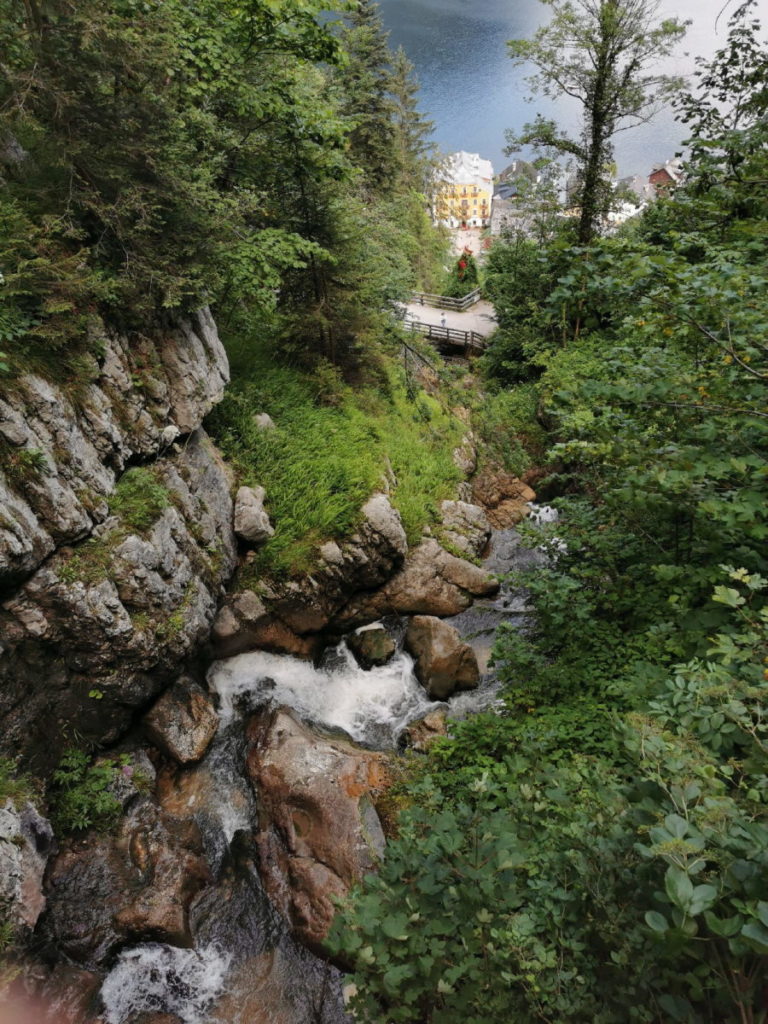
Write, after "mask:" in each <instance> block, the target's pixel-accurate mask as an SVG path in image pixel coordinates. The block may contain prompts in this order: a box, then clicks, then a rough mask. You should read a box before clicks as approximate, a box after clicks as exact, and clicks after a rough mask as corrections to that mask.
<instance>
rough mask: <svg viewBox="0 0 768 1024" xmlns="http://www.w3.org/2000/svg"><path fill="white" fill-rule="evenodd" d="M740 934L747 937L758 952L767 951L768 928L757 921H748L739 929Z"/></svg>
mask: <svg viewBox="0 0 768 1024" xmlns="http://www.w3.org/2000/svg"><path fill="white" fill-rule="evenodd" d="M741 934H742V935H743V936H744V938H745V939H748V940H749V942H750V944H751V945H752V946H753V947H755V948H756V949H757V951H758V953H768V928H766V927H764V925H762V924H760V922H759V921H748V922H747V924H745V925H744V927H743V928H742V929H741Z"/></svg>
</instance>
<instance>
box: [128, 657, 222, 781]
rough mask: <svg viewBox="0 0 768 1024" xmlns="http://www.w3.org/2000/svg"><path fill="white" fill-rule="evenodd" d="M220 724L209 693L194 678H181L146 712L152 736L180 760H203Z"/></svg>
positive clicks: (184, 762) (146, 727)
mask: <svg viewBox="0 0 768 1024" xmlns="http://www.w3.org/2000/svg"><path fill="white" fill-rule="evenodd" d="M218 727H219V716H218V715H217V714H216V711H215V710H214V707H213V702H212V701H211V699H210V697H209V696H208V694H207V693H205V692H204V691H203V689H202V688H201V687H200V686H198V685H197V683H195V682H194V681H193V680H191V679H188V678H186V677H182V678H181V679H179V680H178V681H177V682H176V683H175V684H174V685H173V687H171V689H170V690H166V692H165V693H164V694H163V695H162V697H161V698H160V699H159V700H158V701H157V703H156V704H155V705H154V707H153V708H152V710H151V711H149V712H147V714H146V715H145V716H144V731H145V732H146V734H147V736H148V737H149V739H150V740H151V741H152V742H153V743H154V744H155V745H156V746H158V747H159V748H160V749H161V750H162V751H163V752H164V753H165V754H168V755H169V756H170V757H172V758H173V759H174V760H175V761H178V762H179V764H189V763H190V762H192V761H199V760H200V758H201V757H202V756H203V754H204V753H205V752H206V750H207V749H208V745H209V743H210V742H211V740H212V739H213V737H214V736H215V735H216V730H217V729H218Z"/></svg>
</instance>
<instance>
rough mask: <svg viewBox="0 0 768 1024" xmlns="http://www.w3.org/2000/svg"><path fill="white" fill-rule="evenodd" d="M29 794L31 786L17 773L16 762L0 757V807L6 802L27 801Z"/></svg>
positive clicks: (27, 780) (28, 781)
mask: <svg viewBox="0 0 768 1024" xmlns="http://www.w3.org/2000/svg"><path fill="white" fill-rule="evenodd" d="M31 794H32V784H31V782H30V780H29V779H27V778H26V777H25V776H24V775H21V774H20V773H19V770H18V766H17V764H16V762H15V761H13V760H11V759H10V758H8V757H0V806H2V805H3V804H5V802H6V800H12V801H14V802H17V801H23V800H28V799H29V797H30V796H31Z"/></svg>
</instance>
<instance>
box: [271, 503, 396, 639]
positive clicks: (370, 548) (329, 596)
mask: <svg viewBox="0 0 768 1024" xmlns="http://www.w3.org/2000/svg"><path fill="white" fill-rule="evenodd" d="M362 513H363V521H362V523H361V525H360V527H359V528H358V529H357V531H356V532H355V533H354V534H353V536H352V537H350V539H349V540H348V541H345V542H344V543H342V544H335V543H333V544H327V545H325V547H324V548H323V552H324V558H325V561H324V562H323V564H322V565H321V566H320V568H319V569H318V570H317V571H316V572H314V573H312V575H311V576H308V577H306V578H304V579H302V580H293V581H290V582H289V583H287V584H285V585H283V586H282V587H281V588H280V590H279V591H278V592H277V593H275V594H274V595H273V599H272V600H271V601H270V602H269V604H270V610H271V612H272V613H273V614H274V615H275V616H276V617H277V618H278V619H279V620H280V621H281V622H283V623H284V624H285V625H287V626H288V627H289V629H291V630H292V631H293V632H294V633H298V634H299V635H301V636H303V635H304V634H306V633H317V632H319V631H320V630H322V629H324V628H325V627H326V626H327V625H328V623H329V622H330V621H331V619H332V618H333V616H334V615H335V614H336V612H337V611H338V610H339V609H340V608H341V607H342V606H343V605H344V604H346V602H347V601H348V600H349V598H350V595H352V594H355V593H356V592H358V591H361V590H372V589H373V588H374V587H378V586H381V584H382V583H384V581H385V580H387V579H389V577H390V576H391V575H392V573H393V572H395V571H396V570H397V569H398V568H399V567H400V565H402V562H403V558H404V557H405V553H406V551H407V550H408V542H407V540H406V536H405V530H404V529H403V525H402V523H401V521H400V515H399V513H398V512H397V511H396V510H395V509H394V508H393V507H392V505H391V504H390V502H389V498H387V496H386V495H385V494H374V495H373V497H371V498H370V499H369V500H368V501H367V502H366V504H365V505H364V506H363V509H362ZM370 618H371V619H373V618H378V616H377V615H372V616H370ZM368 621H370V619H369V620H368Z"/></svg>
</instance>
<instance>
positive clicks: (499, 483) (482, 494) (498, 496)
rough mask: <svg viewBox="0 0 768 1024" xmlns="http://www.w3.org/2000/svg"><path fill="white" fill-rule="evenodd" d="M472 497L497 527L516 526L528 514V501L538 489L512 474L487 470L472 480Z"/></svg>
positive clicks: (498, 528)
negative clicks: (532, 487)
mask: <svg viewBox="0 0 768 1024" xmlns="http://www.w3.org/2000/svg"><path fill="white" fill-rule="evenodd" d="M472 500H473V501H474V502H476V503H477V504H478V505H481V506H482V507H483V508H484V509H485V511H486V514H487V516H488V521H489V522H490V524H491V525H492V526H493V527H495V528H496V529H497V530H504V529H507V528H508V527H510V526H516V525H517V524H518V523H519V522H520V521H521V520H522V519H524V518H525V516H527V515H528V511H529V509H528V502H529V501H535V500H536V492H535V491H534V490H532V489H531V488H530V487H529V486H528V485H527V484H525V483H523V481H522V480H519V479H518V478H517V477H516V476H512V474H511V473H506V472H504V471H503V470H500V469H497V470H494V469H486V470H484V471H483V472H482V473H479V474H478V475H477V476H476V477H475V478H474V480H473V481H472Z"/></svg>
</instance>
